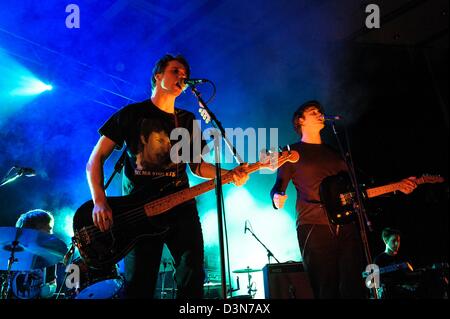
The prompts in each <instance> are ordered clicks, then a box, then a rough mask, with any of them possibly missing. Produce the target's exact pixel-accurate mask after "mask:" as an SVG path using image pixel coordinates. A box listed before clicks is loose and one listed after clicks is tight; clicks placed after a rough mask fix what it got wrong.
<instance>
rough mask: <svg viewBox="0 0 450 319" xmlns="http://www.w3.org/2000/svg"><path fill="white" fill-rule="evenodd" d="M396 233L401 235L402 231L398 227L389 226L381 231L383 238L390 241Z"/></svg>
mask: <svg viewBox="0 0 450 319" xmlns="http://www.w3.org/2000/svg"><path fill="white" fill-rule="evenodd" d="M394 235H398V236H401V235H402V233H401V232H400V231H399V230H398V229H393V228H389V227H386V228H385V229H383V231H382V232H381V238H383V241H384V242H386V241H388V240H389V238H390V237H391V236H394Z"/></svg>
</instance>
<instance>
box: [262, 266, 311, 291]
mask: <svg viewBox="0 0 450 319" xmlns="http://www.w3.org/2000/svg"><path fill="white" fill-rule="evenodd" d="M263 276H264V294H265V298H266V299H312V298H314V297H313V293H312V289H311V285H310V283H309V279H308V274H307V273H306V272H305V270H304V268H303V263H300V262H290V263H280V264H267V265H266V266H264V268H263Z"/></svg>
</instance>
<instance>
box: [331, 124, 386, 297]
mask: <svg viewBox="0 0 450 319" xmlns="http://www.w3.org/2000/svg"><path fill="white" fill-rule="evenodd" d="M331 126H332V128H333V133H334V135H335V136H336V141H337V144H338V146H339V151H340V152H341V156H342V158H343V159H344V160H345V164H346V166H347V169H348V174H349V176H350V180H351V183H352V186H353V189H354V190H355V195H356V202H355V203H354V204H353V208H354V209H355V211H356V215H357V216H358V224H359V232H360V235H361V240H362V244H363V248H364V254H365V257H366V262H367V265H371V264H372V256H371V253H370V247H369V241H368V239H367V232H366V228H365V226H364V225H367V227H368V229H369V231H371V232H372V231H373V228H372V223H371V221H370V220H369V218H368V216H367V213H366V209H365V208H364V204H363V201H362V192H361V189H360V188H359V184H358V180H357V178H356V171H355V165H354V162H353V157H352V153H351V148H350V139H349V137H348V130H347V127H344V131H345V141H346V145H347V153H345V152H344V148H343V147H342V143H341V141H340V139H339V136H338V133H337V130H336V122H335V121H331ZM364 222H365V223H364ZM338 227H339V226H338ZM372 289H373V295H374V298H375V299H378V296H377V290H376V287H373V288H372Z"/></svg>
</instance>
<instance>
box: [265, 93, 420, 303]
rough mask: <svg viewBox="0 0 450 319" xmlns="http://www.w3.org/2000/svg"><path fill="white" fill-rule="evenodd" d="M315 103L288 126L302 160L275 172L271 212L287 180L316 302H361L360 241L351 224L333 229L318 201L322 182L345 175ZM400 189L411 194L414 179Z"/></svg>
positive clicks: (282, 200) (301, 109)
mask: <svg viewBox="0 0 450 319" xmlns="http://www.w3.org/2000/svg"><path fill="white" fill-rule="evenodd" d="M339 119H340V117H338V116H325V115H324V111H323V108H322V106H321V104H320V103H319V102H318V101H308V102H305V103H303V104H302V105H300V107H299V108H298V109H297V110H296V111H295V113H294V115H293V118H292V123H293V126H294V129H295V131H296V132H297V133H298V134H299V136H300V138H301V140H300V142H298V143H295V144H293V145H291V147H290V148H291V150H295V151H297V152H298V153H299V154H300V156H301V161H298V162H296V163H287V164H286V165H284V166H282V167H281V168H280V169H279V170H278V172H277V179H276V182H275V185H274V186H273V188H272V191H271V199H272V201H273V206H274V208H275V209H280V208H283V206H284V203H285V201H286V199H287V195H285V191H286V188H287V186H288V183H289V181H291V180H292V182H293V184H294V186H295V188H296V190H297V203H296V211H297V237H298V242H299V247H300V251H301V254H302V257H303V263H304V265H305V268H306V271H307V272H308V276H309V278H310V282H311V286H312V289H313V293H314V296H315V298H325V299H330V298H365V297H366V289H365V287H364V281H363V280H362V278H361V273H362V271H363V270H364V259H363V250H362V244H361V239H360V235H359V231H358V227H357V225H356V224H355V222H350V223H347V224H344V225H335V224H333V223H331V222H330V220H329V218H328V215H327V212H326V209H325V205H324V203H322V201H321V197H320V185H321V183H322V181H323V180H324V179H325V178H327V177H329V176H333V175H336V174H338V173H340V172H345V171H347V166H346V164H345V161H344V160H343V159H342V158H341V156H340V154H339V153H338V152H336V151H335V150H334V149H332V148H331V147H330V146H328V145H326V144H324V143H323V142H322V137H321V130H322V129H323V128H324V126H325V121H327V120H339ZM400 184H401V187H400V190H401V191H402V192H404V193H410V192H412V191H413V190H414V188H415V187H416V185H415V183H414V178H409V179H404V180H403V181H401V183H400Z"/></svg>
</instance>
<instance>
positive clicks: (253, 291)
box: [247, 273, 258, 299]
mask: <svg viewBox="0 0 450 319" xmlns="http://www.w3.org/2000/svg"><path fill="white" fill-rule="evenodd" d="M247 276H248V286H247V289H248V290H247V292H248V295H249V297H250V298H252V299H253V296H254V295H255V294H256V292H257V291H258V289H256V288H253V283H252V275H250V273H247Z"/></svg>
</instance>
